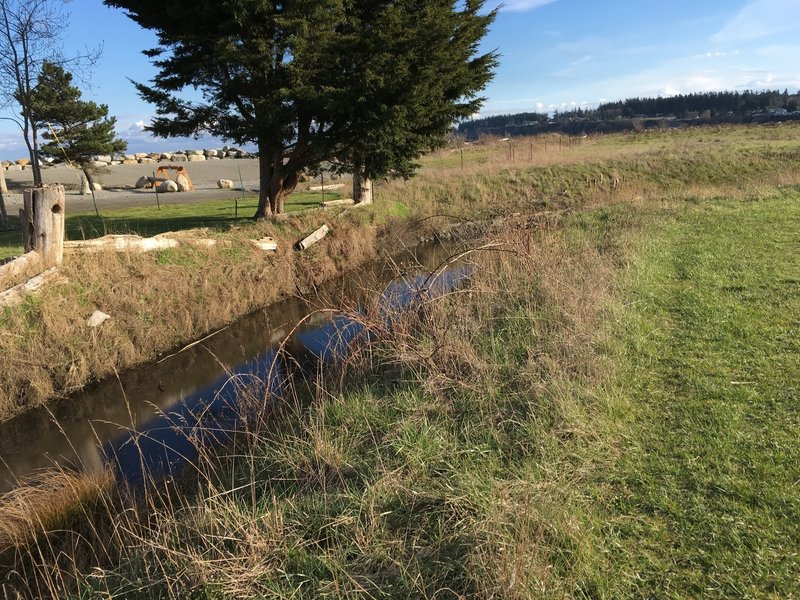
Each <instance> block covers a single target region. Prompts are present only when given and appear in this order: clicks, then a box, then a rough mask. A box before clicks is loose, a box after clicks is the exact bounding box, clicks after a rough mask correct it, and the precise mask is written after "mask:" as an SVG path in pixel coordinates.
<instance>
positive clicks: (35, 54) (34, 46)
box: [0, 0, 100, 185]
mask: <svg viewBox="0 0 800 600" xmlns="http://www.w3.org/2000/svg"><path fill="white" fill-rule="evenodd" d="M67 2H68V0H0V104H2V105H3V106H5V107H9V106H13V105H15V104H16V105H17V106H18V107H19V118H17V119H11V120H13V121H15V122H16V123H17V125H18V126H19V128H20V131H21V132H22V137H23V138H24V140H25V145H26V146H27V148H28V154H29V155H30V161H31V168H32V169H33V182H34V185H41V183H42V171H41V165H40V162H39V131H38V125H37V123H36V122H35V120H34V118H33V106H32V103H33V101H34V97H33V90H34V88H35V86H36V79H37V77H38V76H39V73H41V71H42V64H43V63H44V61H49V62H51V63H53V64H56V65H60V66H63V67H67V66H68V67H70V68H71V69H70V70H72V71H73V72H74V71H75V70H76V69H77V70H79V71H80V70H81V69H82V68H85V67H86V66H89V65H91V64H93V63H94V62H95V61H96V59H97V58H98V56H99V54H100V51H99V50H94V51H87V52H86V53H85V54H83V55H79V56H76V57H73V58H68V59H67V58H64V57H63V55H62V54H61V50H60V42H61V35H62V31H64V28H65V23H66V19H67V14H66V11H65V8H64V7H65V4H67Z"/></svg>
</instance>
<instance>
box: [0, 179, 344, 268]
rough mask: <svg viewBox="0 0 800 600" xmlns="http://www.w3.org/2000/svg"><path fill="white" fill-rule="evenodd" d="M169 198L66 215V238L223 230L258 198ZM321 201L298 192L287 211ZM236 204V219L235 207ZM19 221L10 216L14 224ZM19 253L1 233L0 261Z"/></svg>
mask: <svg viewBox="0 0 800 600" xmlns="http://www.w3.org/2000/svg"><path fill="white" fill-rule="evenodd" d="M339 197H340V194H338V193H336V192H330V191H327V192H325V199H326V200H334V199H336V198H339ZM170 198H171V196H169V195H167V194H160V201H161V208H160V209H159V208H158V207H157V206H156V203H155V202H156V201H155V195H153V206H141V207H134V208H118V209H111V210H101V211H100V218H98V217H97V216H96V215H95V213H94V212H77V213H69V212H68V213H67V221H66V238H67V239H68V240H82V239H91V238H96V237H101V236H103V235H107V234H112V233H123V234H128V233H134V234H137V235H141V236H143V237H149V236H153V235H157V234H159V233H165V232H167V231H182V230H184V229H194V228H199V227H208V228H210V229H212V230H218V231H224V230H226V229H228V228H230V227H231V226H233V225H236V224H241V223H247V222H248V220H249V219H250V217H252V216H253V215H254V214H255V211H256V206H257V205H258V198H256V197H253V196H248V197H245V198H244V199H238V200H236V201H235V200H233V199H229V200H208V201H203V202H197V203H193V204H170ZM321 200H322V194H321V193H320V192H297V193H295V194H292V195H290V196H289V198H288V199H287V201H286V212H290V213H291V212H295V211H299V210H306V209H309V208H316V207H318V206H319V203H320V201H321ZM237 204H238V217H237V216H236V215H237V209H236V206H237ZM18 220H19V219H18V218H16V217H10V221H11V223H12V224H13V225H16V224H17V223H18ZM21 253H22V240H21V234H20V232H19V231H7V232H0V259H2V258H6V257H9V256H18V255H20V254H21Z"/></svg>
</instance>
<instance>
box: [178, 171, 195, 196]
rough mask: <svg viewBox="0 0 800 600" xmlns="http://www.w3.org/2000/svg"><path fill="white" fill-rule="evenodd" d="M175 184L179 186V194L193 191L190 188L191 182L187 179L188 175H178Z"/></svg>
mask: <svg viewBox="0 0 800 600" xmlns="http://www.w3.org/2000/svg"><path fill="white" fill-rule="evenodd" d="M175 183H177V184H178V191H179V192H188V191H189V190H191V189H192V188H190V187H189V180H188V179H187V177H186V175H178V176H177V177H176V178H175Z"/></svg>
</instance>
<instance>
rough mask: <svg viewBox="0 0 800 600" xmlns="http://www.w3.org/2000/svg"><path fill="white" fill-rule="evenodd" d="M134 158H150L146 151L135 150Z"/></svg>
mask: <svg viewBox="0 0 800 600" xmlns="http://www.w3.org/2000/svg"><path fill="white" fill-rule="evenodd" d="M134 156H135V157H136V158H150V155H149V154H148V153H147V152H137V153H136V154H134Z"/></svg>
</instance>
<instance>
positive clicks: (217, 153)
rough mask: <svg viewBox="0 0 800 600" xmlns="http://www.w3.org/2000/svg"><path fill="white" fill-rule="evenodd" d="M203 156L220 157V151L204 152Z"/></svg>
mask: <svg viewBox="0 0 800 600" xmlns="http://www.w3.org/2000/svg"><path fill="white" fill-rule="evenodd" d="M203 154H205V155H206V156H207V157H209V156H219V151H217V150H203Z"/></svg>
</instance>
